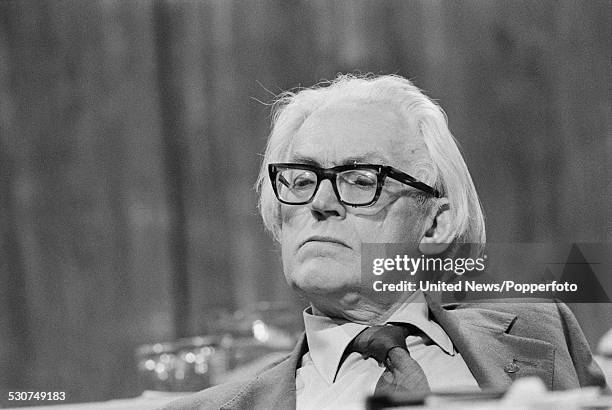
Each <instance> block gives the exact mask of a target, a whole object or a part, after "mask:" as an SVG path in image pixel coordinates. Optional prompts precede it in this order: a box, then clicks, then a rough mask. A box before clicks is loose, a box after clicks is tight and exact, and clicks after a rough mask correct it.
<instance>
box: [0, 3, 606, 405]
mask: <svg viewBox="0 0 612 410" xmlns="http://www.w3.org/2000/svg"><path fill="white" fill-rule="evenodd" d="M611 5H612V3H611V2H610V1H607V0H596V1H578V2H577V1H573V0H562V1H552V0H550V1H512V2H509V1H485V0H482V1H475V0H470V1H462V2H443V1H381V2H375V1H323V0H315V1H284V0H266V1H263V0H256V1H249V2H230V1H221V0H218V1H137V2H120V1H110V0H109V1H102V0H99V1H90V2H80V1H76V0H74V1H48V2H38V1H10V0H9V1H3V2H0V132H1V134H0V245H1V246H0V280H1V283H2V286H0V329H1V330H0V368H2V369H3V371H2V372H0V391H1V392H5V391H8V390H16V389H19V390H24V389H30V390H42V389H44V390H66V391H67V393H68V396H69V398H70V400H71V401H85V400H103V399H109V398H114V397H128V396H131V395H136V394H138V393H139V390H138V389H139V387H138V385H137V381H136V375H135V369H134V362H133V357H132V352H133V349H134V347H135V346H137V345H138V344H140V343H146V342H150V341H155V340H170V339H173V338H175V337H180V336H186V335H194V334H201V333H205V332H206V331H207V328H208V326H209V318H210V317H211V312H213V311H215V310H218V309H240V308H244V307H247V306H249V305H251V304H253V303H254V302H256V301H260V300H273V301H274V300H278V301H283V300H284V301H295V297H294V296H293V295H292V294H291V293H290V292H289V290H288V289H287V288H286V286H285V283H284V279H283V278H282V272H281V269H280V264H279V253H278V249H277V247H276V246H275V245H274V244H273V243H272V241H271V240H270V239H269V237H268V236H267V235H266V234H265V233H264V232H263V228H262V225H261V223H260V221H259V217H258V215H257V210H256V206H255V203H256V195H255V192H254V191H253V189H252V186H253V183H254V181H255V177H256V173H257V169H258V165H259V161H260V156H259V155H258V153H260V152H262V150H263V148H264V144H265V140H266V133H267V131H268V129H269V125H268V122H269V109H268V107H267V106H265V105H262V104H261V103H259V102H258V100H261V101H270V100H271V95H270V93H269V92H272V93H277V92H279V91H281V90H284V89H287V88H290V87H295V86H299V85H312V84H313V83H315V82H317V81H318V80H321V79H327V78H332V77H334V76H335V74H336V73H337V72H340V71H360V72H374V73H389V72H395V73H399V74H402V75H404V76H407V77H409V78H412V79H414V80H415V82H416V83H417V84H418V85H419V86H420V87H422V88H424V89H425V90H426V91H427V92H428V93H429V94H430V95H431V96H432V97H434V98H436V99H437V100H439V101H440V103H441V104H442V105H443V107H445V109H446V111H447V113H448V116H449V119H450V124H451V129H452V131H453V132H454V134H455V135H456V136H457V138H458V139H459V140H460V141H461V144H462V147H463V150H464V152H465V156H466V160H467V162H468V165H469V166H470V169H471V171H472V174H473V177H474V179H475V181H476V185H477V188H478V189H479V192H480V194H481V197H482V200H483V203H484V206H485V211H486V214H487V221H488V233H489V238H490V240H492V241H496V242H513V241H514V242H530V241H532V242H537V241H543V242H549V241H558V242H571V241H584V242H597V241H611V240H612V224H611V220H612V218H611V217H612V211H611V209H612V207H611V206H610V203H611V199H612V182H611V180H612V178H610V177H611V176H612V175H611V172H610V171H611V170H610V158H612V138H611V135H612V133H611V131H612V122H611V120H610V119H611V118H612V102H611V99H612V98H611V88H610V87H611V86H610V84H612V81H611V80H612V79H611V77H610V71H611V60H612V56H611V50H612V6H611ZM300 303H301V302H300V301H295V305H296V308H297V306H299V304H300ZM581 309H582V310H581V311H580V312H578V313H579V317H580V318H581V321H582V323H583V326H584V328H585V331H586V333H587V335H588V336H589V338H590V340H591V341H595V340H597V338H598V337H599V336H600V335H601V333H602V332H603V329H605V327H612V309H610V306H606V305H594V306H583V307H581ZM2 394H3V398H4V397H5V396H6V394H4V393H2Z"/></svg>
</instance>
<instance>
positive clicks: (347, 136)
mask: <svg viewBox="0 0 612 410" xmlns="http://www.w3.org/2000/svg"><path fill="white" fill-rule="evenodd" d="M426 154H427V151H426V147H425V144H424V142H423V140H422V137H421V136H420V135H419V133H418V130H417V128H416V126H415V124H414V122H413V121H410V120H409V119H407V118H404V117H403V116H401V115H400V114H399V113H397V112H396V111H395V110H393V109H391V108H390V107H387V106H384V105H382V104H365V103H361V104H360V103H341V104H334V105H329V106H325V107H322V108H319V109H317V110H316V111H314V112H313V113H312V114H311V115H310V116H309V117H308V118H306V120H305V121H304V122H303V123H302V125H301V127H300V128H299V129H298V130H297V132H296V134H295V136H294V137H293V140H292V141H291V143H290V146H289V149H288V158H287V160H288V161H291V162H310V163H314V164H317V165H319V166H322V167H332V166H336V165H343V164H350V163H355V162H358V163H375V164H383V165H391V166H395V167H400V168H402V169H405V170H408V169H409V168H410V164H411V163H413V162H414V161H415V160H418V159H421V158H423V156H424V155H426Z"/></svg>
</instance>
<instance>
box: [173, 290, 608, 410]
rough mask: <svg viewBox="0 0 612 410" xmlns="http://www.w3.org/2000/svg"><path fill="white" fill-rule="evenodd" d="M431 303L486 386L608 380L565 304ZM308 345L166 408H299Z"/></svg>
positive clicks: (561, 385)
mask: <svg viewBox="0 0 612 410" xmlns="http://www.w3.org/2000/svg"><path fill="white" fill-rule="evenodd" d="M428 302H429V308H430V311H431V313H432V315H433V317H434V319H435V320H436V321H437V322H438V323H439V324H440V325H441V326H442V328H443V329H444V330H445V331H446V333H447V334H448V335H449V337H450V339H451V340H452V342H453V343H454V344H455V347H456V348H457V350H458V351H459V352H460V353H461V355H462V357H463V359H464V360H465V363H466V364H467V366H468V368H469V369H470V371H471V372H472V374H473V375H474V377H475V378H476V381H477V382H478V384H479V385H480V387H483V388H496V389H503V388H506V387H508V386H509V385H510V384H511V383H512V381H513V380H515V379H516V378H519V377H525V376H537V377H539V378H540V379H542V381H543V382H544V383H545V385H546V386H547V387H548V389H550V390H564V389H572V388H577V387H580V386H602V387H604V386H605V385H606V381H605V377H604V375H603V373H602V371H601V369H600V368H599V367H598V365H597V364H596V363H595V361H594V360H593V357H592V356H591V351H590V349H589V346H588V344H587V341H586V339H585V338H584V335H583V333H582V330H581V329H580V326H579V325H578V323H577V321H576V319H575V317H574V315H573V314H572V313H571V311H570V310H569V308H568V307H567V306H565V305H564V304H562V303H556V302H550V301H549V302H542V303H533V302H525V301H515V302H514V303H511V302H508V303H506V302H504V303H502V302H489V303H482V302H480V303H468V304H451V305H445V306H441V305H439V304H438V303H436V302H434V301H432V300H431V299H429V298H428ZM307 349H308V347H307V341H306V338H305V336H302V338H301V339H300V341H299V342H298V344H297V346H296V347H295V349H294V350H293V352H292V353H291V354H290V355H289V356H288V357H286V358H285V359H282V360H279V361H277V362H275V363H273V364H271V365H269V366H268V367H266V368H264V369H263V370H262V371H261V372H260V373H259V374H258V375H257V376H256V377H255V378H254V379H252V380H248V381H243V382H232V383H227V384H223V385H219V386H215V387H212V388H210V389H206V390H203V391H201V392H199V393H196V394H194V395H191V396H188V397H185V398H183V399H180V400H177V401H175V402H172V403H170V404H169V405H167V406H166V407H164V409H166V410H179V409H185V410H186V409H233V410H237V409H261V410H267V409H295V400H296V395H295V374H296V369H297V368H298V367H299V366H300V361H301V358H302V356H303V354H304V353H305V352H306V351H307Z"/></svg>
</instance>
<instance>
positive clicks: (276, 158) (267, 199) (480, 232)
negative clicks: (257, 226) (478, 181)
mask: <svg viewBox="0 0 612 410" xmlns="http://www.w3.org/2000/svg"><path fill="white" fill-rule="evenodd" d="M338 102H343V103H345V102H354V103H362V104H384V105H386V106H388V107H390V108H391V109H394V110H395V111H396V112H397V113H398V114H400V115H401V116H402V118H404V119H405V120H406V121H408V122H409V123H410V124H414V125H415V129H416V130H418V134H419V135H418V136H420V137H421V138H422V140H423V142H424V143H425V146H426V147H427V151H428V153H429V161H426V162H427V164H426V166H421V167H420V169H419V170H418V173H417V175H415V176H417V177H418V178H419V179H421V180H422V181H423V182H425V183H427V184H429V185H430V186H433V187H434V188H436V189H437V190H438V191H440V192H441V193H442V196H444V197H445V198H446V199H447V200H448V201H449V210H450V212H451V215H452V218H451V220H452V223H453V224H454V226H453V228H454V232H455V242H457V243H475V244H480V245H481V246H484V243H485V241H486V235H485V225H484V216H483V212H482V207H481V204H480V200H479V199H478V194H477V193H476V188H475V187H474V183H473V182H472V178H471V176H470V173H469V171H468V169H467V166H466V164H465V162H464V160H463V157H462V156H461V152H460V151H459V148H458V146H457V141H456V140H455V138H454V137H453V136H452V135H451V133H450V130H449V129H448V123H447V118H446V114H445V113H444V111H443V110H442V108H440V106H438V105H437V104H436V103H435V102H434V101H432V100H431V99H430V98H429V97H427V96H426V95H425V94H423V92H422V91H421V90H420V89H419V88H417V87H416V86H415V85H414V84H412V82H410V81H409V80H407V79H405V78H403V77H401V76H398V75H383V76H375V75H365V76H357V75H352V74H340V75H338V77H337V78H336V79H335V80H333V81H331V82H330V81H326V82H322V83H319V84H317V85H315V86H313V87H311V88H305V89H299V90H297V91H295V92H293V91H287V92H284V93H282V94H280V95H279V96H278V98H277V99H276V101H275V103H274V104H273V106H272V114H273V116H272V131H271V132H270V136H269V138H268V144H267V146H266V151H265V154H264V158H263V161H262V165H261V169H260V172H259V177H258V179H257V183H256V188H257V190H258V192H259V210H260V212H261V216H262V218H263V222H264V225H265V226H266V228H267V229H268V230H269V231H270V232H271V233H272V235H273V236H274V239H276V240H277V241H278V240H279V234H280V229H281V219H280V203H279V202H278V201H277V199H276V197H275V195H274V192H273V190H272V186H271V184H270V181H269V177H268V164H270V163H274V162H284V161H287V157H288V155H289V147H290V145H291V142H292V140H293V137H294V136H295V134H296V132H297V131H298V129H299V128H300V127H301V125H302V124H303V123H304V121H305V120H306V118H308V116H310V115H311V114H312V113H313V112H314V111H315V110H317V109H319V108H322V107H325V106H328V105H332V104H334V103H338Z"/></svg>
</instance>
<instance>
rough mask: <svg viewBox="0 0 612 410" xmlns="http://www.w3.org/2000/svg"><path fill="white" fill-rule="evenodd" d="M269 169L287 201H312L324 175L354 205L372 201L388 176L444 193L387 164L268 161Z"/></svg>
mask: <svg viewBox="0 0 612 410" xmlns="http://www.w3.org/2000/svg"><path fill="white" fill-rule="evenodd" d="M268 172H269V174H270V181H271V182H272V189H273V190H274V194H276V198H278V200H279V201H280V202H282V203H284V204H288V205H304V204H308V203H310V202H311V201H312V200H313V198H314V197H315V195H316V194H317V191H318V190H319V185H321V182H322V181H323V180H325V179H329V180H330V181H331V184H332V187H333V189H334V193H335V194H336V197H337V198H338V200H339V201H340V202H341V203H343V204H345V205H350V206H354V207H358V206H370V205H373V204H374V203H375V202H376V201H377V200H378V197H379V196H380V192H381V190H382V187H383V185H384V183H385V178H387V177H389V178H393V179H395V180H396V181H399V182H401V183H403V184H406V185H409V186H411V187H414V188H416V189H419V190H420V191H423V192H425V193H427V194H430V195H433V196H434V197H436V198H439V197H440V196H441V195H440V192H439V191H438V190H437V189H435V188H432V187H430V186H429V185H427V184H425V183H424V182H421V181H419V180H418V179H416V178H414V177H412V176H410V175H408V174H406V173H405V172H402V171H400V170H399V169H397V168H393V167H390V166H387V165H375V164H352V165H340V166H337V167H333V168H319V167H315V166H313V165H307V164H294V163H281V164H269V165H268Z"/></svg>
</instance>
